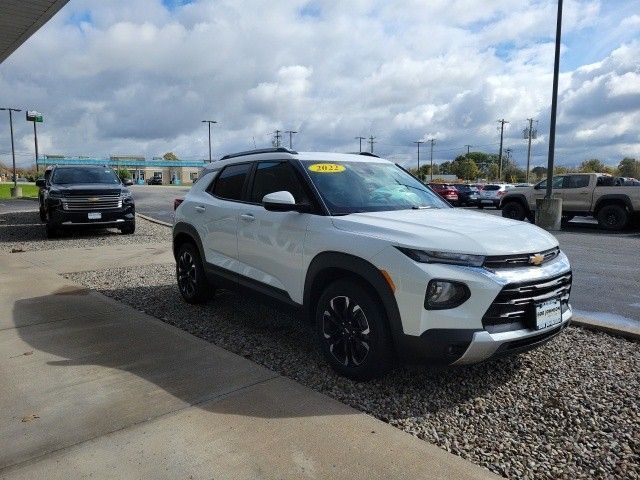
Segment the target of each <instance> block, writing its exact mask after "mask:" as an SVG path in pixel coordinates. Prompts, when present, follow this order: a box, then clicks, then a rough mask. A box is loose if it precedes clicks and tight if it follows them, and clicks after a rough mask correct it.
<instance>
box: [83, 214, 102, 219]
mask: <svg viewBox="0 0 640 480" xmlns="http://www.w3.org/2000/svg"><path fill="white" fill-rule="evenodd" d="M87 216H88V217H89V220H100V219H101V218H102V214H101V213H100V212H89V213H87Z"/></svg>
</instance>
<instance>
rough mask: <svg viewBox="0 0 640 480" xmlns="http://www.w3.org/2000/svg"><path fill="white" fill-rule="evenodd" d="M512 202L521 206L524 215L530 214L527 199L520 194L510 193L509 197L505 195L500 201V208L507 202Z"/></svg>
mask: <svg viewBox="0 0 640 480" xmlns="http://www.w3.org/2000/svg"><path fill="white" fill-rule="evenodd" d="M510 200H513V201H516V202H519V203H520V204H522V206H523V207H524V209H525V213H527V214H528V213H531V209H530V208H529V202H527V197H525V196H524V195H523V194H522V193H512V194H510V195H505V196H504V197H502V199H501V200H500V208H502V207H504V204H505V203H507V202H508V201H510Z"/></svg>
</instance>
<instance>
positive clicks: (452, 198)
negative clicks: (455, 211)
mask: <svg viewBox="0 0 640 480" xmlns="http://www.w3.org/2000/svg"><path fill="white" fill-rule="evenodd" d="M429 186H430V187H431V188H432V189H433V191H434V192H436V193H437V194H438V195H440V196H441V197H442V198H444V199H445V200H446V201H447V202H449V203H450V204H451V205H458V202H459V197H458V189H457V188H456V187H455V186H454V185H450V184H447V183H430V184H429Z"/></svg>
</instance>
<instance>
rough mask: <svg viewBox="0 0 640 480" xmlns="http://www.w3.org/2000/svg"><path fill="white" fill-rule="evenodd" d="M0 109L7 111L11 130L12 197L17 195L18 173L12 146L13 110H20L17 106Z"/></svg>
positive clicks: (14, 151)
mask: <svg viewBox="0 0 640 480" xmlns="http://www.w3.org/2000/svg"><path fill="white" fill-rule="evenodd" d="M0 110H7V111H9V129H10V130H11V157H12V158H13V191H12V192H11V196H12V197H18V196H19V195H18V175H17V174H16V150H15V147H14V146H13V112H21V111H22V110H20V109H19V108H9V107H3V108H0Z"/></svg>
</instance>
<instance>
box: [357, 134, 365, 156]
mask: <svg viewBox="0 0 640 480" xmlns="http://www.w3.org/2000/svg"><path fill="white" fill-rule="evenodd" d="M356 140H360V153H362V140H366V138H364V137H356Z"/></svg>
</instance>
